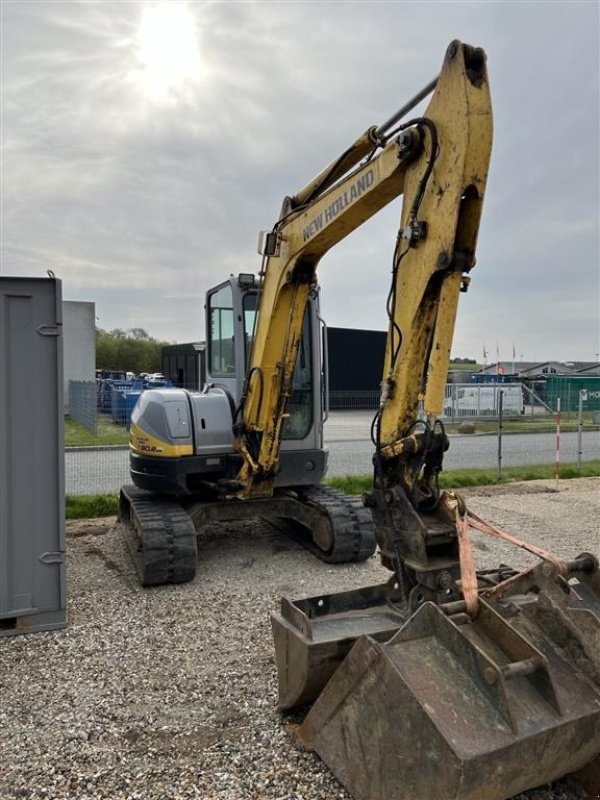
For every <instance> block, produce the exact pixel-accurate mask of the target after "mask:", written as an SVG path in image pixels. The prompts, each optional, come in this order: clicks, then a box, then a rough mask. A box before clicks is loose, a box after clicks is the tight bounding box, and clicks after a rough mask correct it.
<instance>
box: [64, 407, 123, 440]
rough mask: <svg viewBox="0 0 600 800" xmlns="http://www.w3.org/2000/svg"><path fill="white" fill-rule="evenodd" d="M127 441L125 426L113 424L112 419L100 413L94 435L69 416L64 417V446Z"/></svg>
mask: <svg viewBox="0 0 600 800" xmlns="http://www.w3.org/2000/svg"><path fill="white" fill-rule="evenodd" d="M128 442H129V431H128V430H127V428H126V427H124V426H122V425H115V423H114V422H113V421H112V420H110V419H107V418H106V417H104V416H102V415H101V416H99V417H98V424H97V426H96V434H95V435H94V434H93V433H90V432H89V431H88V429H87V428H84V426H83V425H80V424H79V422H75V420H74V419H71V417H65V447H100V446H102V445H111V444H128Z"/></svg>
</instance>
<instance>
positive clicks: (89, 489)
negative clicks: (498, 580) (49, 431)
mask: <svg viewBox="0 0 600 800" xmlns="http://www.w3.org/2000/svg"><path fill="white" fill-rule="evenodd" d="M370 420H371V414H370V413H363V412H352V413H348V414H345V413H343V412H336V413H335V414H334V415H332V417H331V418H330V420H329V421H328V422H327V423H326V426H325V438H326V442H327V446H328V447H329V464H330V467H329V474H330V475H331V476H338V475H349V474H350V475H351V474H365V473H368V472H370V471H371V457H372V454H373V445H372V444H371V440H370V437H369V427H370ZM450 439H451V441H450V450H449V451H448V453H447V454H446V457H445V459H444V466H445V467H446V469H461V468H469V467H488V468H490V467H491V468H493V467H496V465H497V463H498V461H497V458H498V439H497V437H496V436H492V435H490V436H468V435H456V436H454V435H453V436H451V437H450ZM555 452H556V435H555V434H554V433H529V434H506V435H505V436H504V437H503V439H502V453H503V458H502V463H503V465H504V466H524V465H527V464H553V463H554V458H555ZM594 458H600V432H599V431H586V432H584V434H583V437H582V459H583V460H584V461H589V460H591V459H594ZM561 461H562V462H563V463H566V462H569V461H571V462H574V461H577V434H576V433H563V434H561ZM129 481H130V479H129V473H128V453H127V449H121V448H107V449H105V450H79V451H67V454H66V491H67V494H96V493H103V492H117V491H118V489H119V487H120V486H121V485H122V484H123V483H129Z"/></svg>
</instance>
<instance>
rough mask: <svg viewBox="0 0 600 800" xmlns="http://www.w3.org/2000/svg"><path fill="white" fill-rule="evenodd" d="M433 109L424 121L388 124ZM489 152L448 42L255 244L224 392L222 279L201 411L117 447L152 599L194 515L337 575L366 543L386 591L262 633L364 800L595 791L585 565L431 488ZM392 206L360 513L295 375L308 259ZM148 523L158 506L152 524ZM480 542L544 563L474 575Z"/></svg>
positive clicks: (597, 688)
mask: <svg viewBox="0 0 600 800" xmlns="http://www.w3.org/2000/svg"><path fill="white" fill-rule="evenodd" d="M432 92H433V95H432V97H431V99H430V101H429V104H428V106H427V109H426V111H425V112H424V114H422V115H421V116H418V117H414V118H411V119H409V120H408V121H405V122H401V120H402V118H403V117H404V116H406V114H408V113H409V112H410V111H412V109H413V108H414V107H415V106H416V105H417V103H419V102H420V101H421V100H423V99H424V98H425V97H427V96H428V95H429V94H431V93H432ZM491 144H492V110H491V101H490V95H489V87H488V78H487V70H486V58H485V54H484V52H483V51H482V50H481V49H479V48H474V47H471V46H469V45H466V44H462V43H461V42H458V41H454V42H452V43H451V44H450V46H449V48H448V50H447V52H446V56H445V59H444V62H443V66H442V69H441V72H440V74H439V76H438V78H436V80H435V81H432V82H431V84H429V85H428V86H427V87H425V89H424V90H423V91H422V92H420V93H419V94H418V95H417V96H416V97H415V98H413V100H412V101H410V102H409V103H407V104H406V105H405V106H404V107H403V108H402V109H400V111H399V112H398V113H397V114H395V115H394V116H393V117H391V118H390V119H389V120H388V121H387V122H385V123H384V124H383V125H380V126H378V127H372V128H369V129H368V130H367V131H366V132H365V133H364V134H363V135H362V136H361V137H360V138H359V139H357V140H356V142H355V143H354V144H353V145H352V146H350V147H349V148H348V149H347V150H346V151H345V152H344V153H342V154H341V155H340V156H339V157H338V158H337V159H336V160H335V161H333V162H332V163H330V164H329V165H328V166H327V167H326V168H325V169H324V170H323V171H322V172H321V173H320V174H319V175H317V176H316V177H315V178H314V179H313V180H312V181H310V182H309V183H308V184H307V185H306V186H305V187H304V188H303V189H302V190H300V191H299V192H298V193H297V194H295V195H294V196H293V197H288V198H286V199H285V200H284V203H283V208H282V211H281V214H280V217H279V220H278V222H277V223H276V224H275V226H274V228H273V230H272V231H271V232H270V233H269V234H267V235H266V237H265V239H264V247H263V254H264V260H263V264H262V268H261V273H260V276H259V281H258V283H257V285H256V289H257V290H258V292H257V304H258V305H257V309H258V313H257V314H256V317H255V319H253V321H252V325H251V326H249V327H252V337H251V338H252V344H251V352H250V357H249V367H248V370H247V372H246V375H245V379H244V381H243V385H242V384H241V383H240V384H238V386H237V389H236V391H237V394H236V393H235V392H234V391H233V390H232V385H231V384H225V383H224V382H223V380H222V376H223V374H224V373H227V375H228V376H231V375H233V374H234V373H235V366H234V364H235V363H240V360H241V361H242V362H243V360H244V359H245V357H246V356H245V348H247V347H250V345H249V334H248V330H249V327H247V329H246V332H245V333H244V330H243V329H242V331H241V333H240V332H239V331H238V333H237V335H236V337H237V338H235V339H234V344H233V345H232V343H231V336H232V329H233V328H234V327H235V325H236V323H239V324H240V325H241V324H242V322H243V318H244V313H245V309H246V305H244V297H246V296H247V295H246V288H248V286H249V284H250V279H249V278H248V279H247V280H245V279H244V277H243V276H242V277H241V278H240V279H238V280H237V286H238V288H240V289H241V290H243V291H241V292H240V293H239V295H238V299H237V300H235V299H234V301H233V304H232V302H231V299H230V298H231V295H232V294H234V287H235V285H236V281H235V280H233V281H230V282H229V283H227V284H223V286H222V287H220V288H219V289H218V290H217V292H216V294H215V295H213V298H214V301H211V299H210V297H209V303H208V316H209V318H210V320H211V322H210V325H211V326H212V328H211V331H212V333H211V335H212V345H210V347H212V348H213V351H212V354H210V355H209V360H210V363H211V365H212V366H211V369H212V370H213V372H212V379H213V380H214V383H212V384H211V385H209V386H208V387H207V389H206V390H205V392H204V394H203V395H201V396H200V397H190V396H188V395H186V394H185V393H182V394H181V395H180V396H179V395H177V394H176V393H169V394H167V393H161V392H147V393H145V394H144V395H143V401H142V403H141V404H140V407H139V409H138V412H137V416H136V419H135V424H134V426H133V428H132V475H133V478H134V482H135V483H136V486H137V487H138V488H136V489H132V488H126V489H125V490H124V492H123V493H122V497H121V515H122V518H123V520H124V522H125V523H127V524H126V527H127V528H128V529H129V531H130V534H129V536H130V542H131V546H132V548H133V551H134V554H135V553H137V558H138V561H139V562H140V563H141V564H142V567H141V572H142V574H144V571H146V572H148V573H149V574H150V573H152V571H153V569H154V567H153V564H157V565H159V566H158V567H156V574H150V577H151V578H152V580H151V581H149V582H158V581H156V580H154V578H156V577H157V576H158V577H159V578H161V579H164V580H181V579H186V577H188V578H189V577H190V574H189V572H190V570H189V561H190V559H191V557H192V555H193V557H194V558H195V551H194V552H193V554H192V553H191V550H193V549H194V548H193V546H192V544H191V541H192V538H194V536H193V534H194V527H193V524H192V522H191V520H193V519H195V520H196V521H198V520H199V519H200V520H204V519H211V520H212V519H234V518H238V519H239V518H243V517H245V516H247V515H248V513H259V514H260V515H261V516H267V517H270V518H272V519H279V520H282V519H283V520H285V524H286V525H288V526H289V527H290V528H291V529H301V530H302V531H303V532H304V533H305V534H307V535H308V534H312V535H311V536H310V537H309V543H310V546H311V547H313V548H314V549H315V550H316V551H317V552H318V554H320V555H321V557H325V558H327V557H328V556H331V555H334V556H335V554H336V553H337V552H338V547H339V548H341V549H340V550H339V552H342V553H343V557H342V558H340V559H337V558H336V557H334V558H333V559H332V560H348V558H347V556H348V553H349V552H350V551H351V558H363V557H366V555H367V554H368V553H370V552H371V550H372V546H371V540H370V536H371V535H372V533H373V532H374V535H375V537H376V540H377V544H378V546H379V551H380V555H381V560H382V563H383V565H384V567H386V568H388V569H389V570H390V571H391V573H392V577H391V578H390V579H389V580H387V581H386V582H382V583H381V584H380V585H376V586H369V587H362V588H359V589H355V590H352V591H347V592H342V593H338V594H333V595H327V594H322V595H319V596H317V597H309V598H302V599H297V600H291V599H288V598H283V599H282V601H281V610H280V611H279V612H278V613H276V614H274V615H273V617H272V625H273V634H274V641H275V653H276V662H277V671H278V678H279V708H280V710H282V711H285V710H289V709H297V708H300V707H305V706H306V705H307V704H311V703H312V707H311V708H310V710H309V711H308V713H307V714H306V716H305V717H304V720H303V722H302V724H301V725H300V726H299V727H298V735H299V737H300V738H301V740H302V741H303V743H304V744H305V746H306V747H308V748H310V749H313V750H314V751H315V752H316V753H317V754H318V755H319V756H320V757H321V758H322V759H323V761H324V762H325V763H326V764H327V765H328V766H329V768H330V769H331V770H332V772H333V773H334V774H335V775H336V777H337V778H338V780H339V781H340V782H341V783H342V784H343V785H344V786H345V787H346V788H347V789H348V791H349V792H350V793H351V794H352V795H353V796H354V797H355V798H357V800H506V798H508V797H510V796H512V795H514V794H516V793H518V792H522V791H525V790H527V789H529V788H532V787H535V786H539V785H540V784H544V783H548V782H551V781H553V780H555V779H557V778H560V777H562V776H564V775H567V774H574V773H577V776H578V780H579V781H580V784H581V785H582V786H585V787H587V790H588V791H589V793H590V796H593V795H597V794H600V757H599V753H600V573H599V569H598V560H597V559H596V557H595V556H594V555H592V554H589V553H583V554H580V555H577V556H576V557H575V558H573V559H572V560H570V561H564V560H563V559H560V558H558V557H556V556H555V555H553V554H551V553H548V552H546V551H544V550H542V549H541V548H539V547H537V546H534V545H530V544H527V543H526V542H524V541H522V540H521V539H519V538H517V537H515V536H511V535H510V534H508V533H506V532H504V531H502V530H500V529H499V528H497V527H495V526H493V525H491V524H489V523H487V522H485V521H484V520H482V519H481V518H479V517H478V516H477V515H476V514H474V513H473V512H471V511H470V510H469V509H468V507H467V505H466V503H465V502H464V500H463V498H461V497H460V495H458V494H456V493H454V492H449V491H441V490H440V489H439V486H438V475H439V473H440V471H441V469H442V461H443V456H444V452H445V451H446V450H447V448H448V438H447V436H446V434H445V431H444V427H443V424H442V421H441V420H440V419H439V417H440V415H441V413H442V409H443V399H444V386H445V382H446V378H447V370H448V363H449V357H450V347H451V342H452V335H453V330H454V321H455V315H456V308H457V304H458V298H459V293H460V292H461V291H466V290H467V288H468V285H469V279H470V276H469V273H470V271H471V269H472V268H473V266H474V265H475V245H476V240H477V234H478V228H479V221H480V216H481V210H482V203H483V198H484V193H485V186H486V179H487V172H488V164H489V159H490V153H491ZM401 194H402V195H403V196H404V198H403V206H402V212H401V221H400V229H399V232H398V236H397V241H396V247H395V251H394V254H393V260H392V281H391V288H390V291H389V295H388V298H387V315H388V337H387V345H386V357H385V365H384V375H383V381H382V387H381V400H380V405H379V410H378V412H377V414H376V416H375V419H374V422H373V427H372V437H373V443H374V450H375V454H374V459H373V464H374V478H373V489H372V491H371V492H370V493H369V494H368V495H367V496H366V497H365V498H364V500H365V506H366V508H365V509H364V510H361V509H359V508H357V507H356V506H355V505H354V506H353V505H352V502H351V501H349V500H346V499H345V498H341V499H340V498H337V497H336V496H332V497H329V496H323V495H322V494H321V490H319V489H318V488H316V486H317V482H315V481H314V477H315V476H316V477H317V478H320V476H321V475H322V474H323V472H324V470H325V466H326V463H325V455H324V453H323V451H322V442H321V440H320V439H318V437H317V439H316V440H313V442H312V444H310V446H309V445H307V443H306V442H305V440H304V439H302V438H301V434H303V433H306V432H307V431H308V430H309V429H308V427H307V425H308V423H307V419H308V417H307V416H306V413H304V415H303V414H302V413H301V414H299V415H298V414H295V413H294V412H297V410H298V407H299V404H300V399H301V398H300V394H298V392H301V391H304V392H306V393H308V394H311V393H312V394H311V396H312V397H313V402H312V412H311V413H312V415H313V416H312V417H311V419H313V420H315V419H318V418H319V416H318V412H319V410H320V403H321V401H320V400H319V401H318V402H316V401H315V399H314V398H315V394H314V385H313V388H312V389H310V388H308V387H306V386H305V376H303V373H302V370H305V369H306V365H307V363H308V362H310V363H312V364H313V381H314V376H315V375H316V374H317V372H318V371H319V370H320V361H319V358H318V357H317V356H316V355H315V350H316V349H317V348H316V346H315V345H316V341H317V338H318V335H317V334H318V319H317V316H318V315H317V311H316V309H315V305H314V304H315V286H316V283H315V275H316V268H317V265H318V263H319V260H320V259H321V257H322V256H323V255H324V253H326V252H327V251H328V250H329V249H330V248H331V247H332V246H333V245H335V244H336V243H337V242H338V241H340V240H341V239H342V238H343V237H345V236H346V235H347V234H348V233H350V232H351V231H352V230H354V229H355V228H357V227H358V226H359V225H361V224H362V223H363V222H364V221H366V220H367V219H368V218H370V217H371V216H373V215H374V214H375V213H377V212H378V211H379V210H380V209H381V208H382V207H383V206H385V205H386V204H387V203H389V202H390V201H391V200H393V199H394V198H396V197H398V196H399V195H401ZM253 285H254V282H253ZM223 289H226V290H227V297H226V298H224V299H223V298H221V297H219V296H218V294H219V293H220V292H222V291H223ZM250 302H254V301H249V303H250ZM223 309H225V310H226V311H227V315H226V317H225V318H224V317H223V315H222V313H221V312H222V311H223ZM213 312H214V316H213ZM231 312H232V313H231ZM303 330H304V337H303V335H302V334H303ZM217 331H218V332H217ZM311 337H312V338H311ZM232 347H233V350H235V353H233V350H232ZM235 374H237V373H235ZM236 380H239V378H236ZM319 397H320V394H319ZM295 417H296V418H295ZM228 426H230V427H228ZM286 426H287V429H286ZM231 431H232V433H231ZM294 431H296V432H297V433H296V436H297V438H296V439H294V438H293V437H294V433H293V432H294ZM286 434H287V437H288V438H287V439H285V438H283V444H282V437H285V436H286ZM294 442H296V444H294ZM298 442H303V448H299V447H298V446H297V443H298ZM280 451H281V453H280ZM286 463H287V465H288V466H287V467H286ZM292 465H293V466H292ZM143 490H149V492H144V491H143ZM165 494H166V495H168V494H171V495H176V497H177V499H173V498H171V499H167V500H164V499H162V498H161V497H158V495H165ZM186 498H187V499H186ZM161 504H163V505H164V504H166V505H167V506H168V507H169V508H170V511H169V512H168V514H167V515H166V517H163V518H161V516H160V515H161V514H162V511H160V506H161ZM156 508H159V511H154V510H153V509H156ZM177 508H180V509H181V510H180V511H177V510H176V509H177ZM198 509H204V510H201V511H200V512H199V511H198ZM367 509H368V513H370V515H372V524H373V528H371V527H370V523H369V521H368V520H366V519H365V518H364V517H363V516H362V514H364V513H365V512H366V510H367ZM177 514H180V517H181V519H179V521H175V522H174V521H173V520H174V519H175V518H176V517H177ZM338 517H340V518H343V522H342V523H341V525H338ZM179 525H181V526H182V528H185V526H186V525H188V527H189V530H188V532H187V533H184V534H182V541H184V542H185V541H187V542H188V545H189V549H190V552H188V553H187V554H186V552H185V546H183V547H182V549H181V551H180V550H178V549H177V546H174V545H173V541H177V540H178V539H179V537H180V530H179ZM165 526H166V533H165ZM338 528H339V529H342V530H343V531H344V533H342V534H340V533H339V530H338ZM472 529H475V530H477V531H480V532H482V533H484V534H486V535H491V536H494V537H498V538H501V539H503V540H505V541H509V542H511V543H512V544H513V545H515V546H517V547H522V548H525V549H526V550H528V551H529V552H530V553H533V554H534V555H536V556H537V557H538V558H539V564H537V566H535V567H533V568H530V569H527V570H525V571H521V572H519V571H516V570H514V569H511V568H510V567H508V566H504V565H500V566H498V567H497V568H494V569H486V570H476V568H475V564H474V559H473V555H472V550H471V530H472ZM350 530H352V531H354V534H353V536H354V539H353V542H354V544H353V545H352V547H351V548H348V546H347V542H348V540H349V539H348V537H349V536H350V533H349V531H350ZM340 536H341V539H340ZM186 537H187V539H186ZM350 538H351V537H350ZM340 541H343V544H340ZM352 548H353V549H352ZM180 556H181V557H180ZM186 564H187V566H185V565H186ZM182 565H183V566H182Z"/></svg>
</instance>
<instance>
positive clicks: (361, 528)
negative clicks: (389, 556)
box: [301, 486, 377, 564]
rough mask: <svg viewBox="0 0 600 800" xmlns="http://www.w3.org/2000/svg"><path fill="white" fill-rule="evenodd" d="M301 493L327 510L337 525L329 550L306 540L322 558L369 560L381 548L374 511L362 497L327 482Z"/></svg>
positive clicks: (342, 561)
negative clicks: (353, 495)
mask: <svg viewBox="0 0 600 800" xmlns="http://www.w3.org/2000/svg"><path fill="white" fill-rule="evenodd" d="M301 497H302V499H303V500H305V501H306V502H307V503H308V504H309V505H313V506H317V507H318V508H320V509H321V510H323V511H325V512H326V513H327V515H328V516H329V519H330V522H331V525H332V527H333V547H332V549H331V550H330V551H329V552H325V551H323V550H321V549H320V548H319V547H317V546H316V545H315V544H314V543H313V542H305V543H304V544H305V546H307V547H308V548H309V550H311V551H312V552H313V553H315V555H317V556H318V557H319V558H320V559H321V560H322V561H326V562H327V563H329V564H347V563H352V562H358V561H365V560H366V559H367V558H370V557H371V556H372V555H373V553H374V552H375V550H376V548H377V540H376V538H375V525H374V524H373V518H372V516H371V512H370V511H369V510H368V509H367V508H365V507H364V506H363V504H362V502H361V501H360V500H358V499H357V498H356V497H352V496H349V495H345V494H342V492H339V491H337V490H336V489H330V488H329V487H327V486H317V487H315V488H313V489H308V490H306V491H303V492H302V495H301Z"/></svg>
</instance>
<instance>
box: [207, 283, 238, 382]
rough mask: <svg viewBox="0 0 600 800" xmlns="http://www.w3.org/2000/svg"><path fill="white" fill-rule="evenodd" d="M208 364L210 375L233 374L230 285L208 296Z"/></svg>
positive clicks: (233, 356)
mask: <svg viewBox="0 0 600 800" xmlns="http://www.w3.org/2000/svg"><path fill="white" fill-rule="evenodd" d="M208 314H209V350H208V352H209V365H210V374H211V375H220V376H228V375H229V376H230V375H235V346H234V336H233V298H232V295H231V286H229V284H227V286H223V287H222V288H221V289H219V290H218V291H216V292H214V293H213V294H211V295H210V296H209V299H208Z"/></svg>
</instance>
